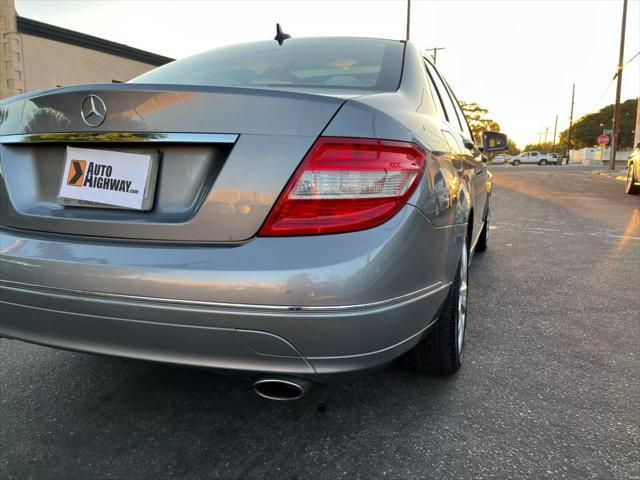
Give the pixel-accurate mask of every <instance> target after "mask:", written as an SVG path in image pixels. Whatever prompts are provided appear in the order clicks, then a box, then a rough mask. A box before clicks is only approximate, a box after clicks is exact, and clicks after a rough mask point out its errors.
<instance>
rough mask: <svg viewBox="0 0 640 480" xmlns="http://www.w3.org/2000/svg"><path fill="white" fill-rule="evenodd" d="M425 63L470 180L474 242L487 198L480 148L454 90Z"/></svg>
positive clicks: (434, 69) (459, 164)
mask: <svg viewBox="0 0 640 480" xmlns="http://www.w3.org/2000/svg"><path fill="white" fill-rule="evenodd" d="M425 63H426V66H427V72H429V75H430V77H431V78H432V80H433V83H434V84H435V86H436V89H437V91H438V92H439V94H440V100H441V102H442V105H443V107H444V110H445V112H446V115H447V126H448V129H447V130H448V131H449V133H450V134H451V136H452V137H453V138H454V139H455V142H456V143H457V144H458V146H459V162H458V169H459V170H460V172H461V173H462V175H463V176H464V177H466V178H467V179H468V181H469V185H470V189H471V194H472V198H473V200H472V202H473V205H472V207H473V209H474V212H476V213H475V214H476V215H477V216H476V219H477V220H478V221H474V222H473V233H472V234H473V238H471V239H470V241H471V242H472V244H473V243H474V242H475V240H476V238H478V235H479V234H480V230H481V229H482V218H483V215H484V211H485V206H486V202H487V177H488V174H487V168H486V165H485V164H484V163H483V162H482V156H481V153H480V150H479V149H478V148H477V147H476V145H475V143H474V140H473V135H472V133H471V129H470V128H469V125H468V123H467V120H466V118H465V117H464V114H463V112H462V109H461V108H460V105H459V104H458V101H457V99H456V98H455V95H454V94H453V91H452V90H451V88H450V87H449V85H447V84H446V82H445V81H444V79H443V78H442V76H441V75H440V73H439V72H438V71H437V69H436V68H435V67H434V66H433V64H431V63H430V62H429V61H428V60H426V59H425Z"/></svg>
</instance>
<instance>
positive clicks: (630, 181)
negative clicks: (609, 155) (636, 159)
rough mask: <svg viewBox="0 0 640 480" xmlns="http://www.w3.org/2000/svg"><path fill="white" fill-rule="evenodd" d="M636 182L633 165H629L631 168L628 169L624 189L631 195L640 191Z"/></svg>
mask: <svg viewBox="0 0 640 480" xmlns="http://www.w3.org/2000/svg"><path fill="white" fill-rule="evenodd" d="M635 182H636V179H635V175H634V174H633V165H629V168H628V169H627V180H626V182H625V184H624V191H625V192H627V193H628V194H629V195H636V194H639V193H640V187H639V186H638V185H636V184H635Z"/></svg>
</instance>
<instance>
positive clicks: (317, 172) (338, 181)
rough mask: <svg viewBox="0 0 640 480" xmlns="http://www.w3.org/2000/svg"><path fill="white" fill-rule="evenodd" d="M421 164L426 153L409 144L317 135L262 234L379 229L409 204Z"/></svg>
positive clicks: (420, 170) (420, 174) (421, 170)
mask: <svg viewBox="0 0 640 480" xmlns="http://www.w3.org/2000/svg"><path fill="white" fill-rule="evenodd" d="M424 163H425V157H424V152H423V151H422V150H421V149H420V148H419V147H418V146H416V145H414V144H413V143H406V142H396V141H388V140H374V139H359V138H336V137H320V138H319V139H318V140H317V141H316V143H315V144H314V145H313V147H312V148H311V150H310V151H309V153H308V154H307V156H306V157H305V159H304V160H303V161H302V163H301V164H300V166H299V167H298V169H297V170H296V172H295V174H294V175H293V177H292V178H291V180H290V181H289V183H288V184H287V186H286V188H285V190H284V191H283V192H282V194H281V195H280V198H278V200H277V202H276V204H275V205H274V207H273V209H272V210H271V213H270V214H269V216H268V218H267V220H266V222H265V224H264V225H263V227H262V229H261V230H260V235H261V236H284V235H317V234H323V233H339V232H352V231H355V230H364V229H366V228H371V227H375V226H377V225H380V224H382V223H384V222H385V221H387V220H388V219H389V218H391V217H392V216H393V215H395V214H396V213H397V212H398V210H400V208H402V206H403V205H404V204H405V203H406V202H407V200H408V199H409V197H410V196H411V194H412V193H413V191H414V190H415V188H416V186H417V185H418V183H419V181H420V178H421V177H422V174H423V172H424Z"/></svg>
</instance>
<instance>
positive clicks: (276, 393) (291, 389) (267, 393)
mask: <svg viewBox="0 0 640 480" xmlns="http://www.w3.org/2000/svg"><path fill="white" fill-rule="evenodd" d="M310 387H311V382H309V381H307V380H302V379H297V378H277V377H269V378H267V377H265V378H261V379H260V380H258V381H257V382H255V383H254V384H253V390H254V391H255V392H256V393H257V394H258V395H260V396H261V397H262V398H267V399H269V400H281V401H287V400H298V399H300V398H302V397H303V396H304V394H305V393H307V391H308V390H309V388H310Z"/></svg>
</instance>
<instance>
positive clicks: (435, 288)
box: [0, 280, 451, 313]
mask: <svg viewBox="0 0 640 480" xmlns="http://www.w3.org/2000/svg"><path fill="white" fill-rule="evenodd" d="M450 285H451V282H448V283H442V282H437V283H434V284H433V285H429V286H428V287H425V288H422V289H420V290H416V291H414V292H410V293H407V294H404V295H400V296H398V297H393V298H388V299H386V300H381V301H378V302H370V303H361V304H352V305H317V306H316V305H308V306H305V305H264V304H247V303H227V302H205V301H200V300H180V299H171V298H157V297H143V296H139V295H126V294H120V293H105V292H90V291H84V290H74V289H67V288H58V287H47V286H42V285H33V284H30V283H23V282H14V281H11V280H0V287H4V288H8V289H11V290H25V289H28V290H35V291H38V292H40V293H52V294H60V295H81V296H85V297H97V298H104V299H112V300H124V301H137V302H153V303H160V304H168V305H171V304H173V305H185V306H192V307H213V308H235V309H240V310H269V311H287V312H319V313H322V312H343V311H351V310H362V309H371V308H381V307H385V306H388V305H393V304H396V303H401V302H413V301H415V300H420V299H422V298H426V297H429V296H431V295H434V294H436V293H438V292H440V291H442V290H443V289H445V288H448V287H449V286H450Z"/></svg>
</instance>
